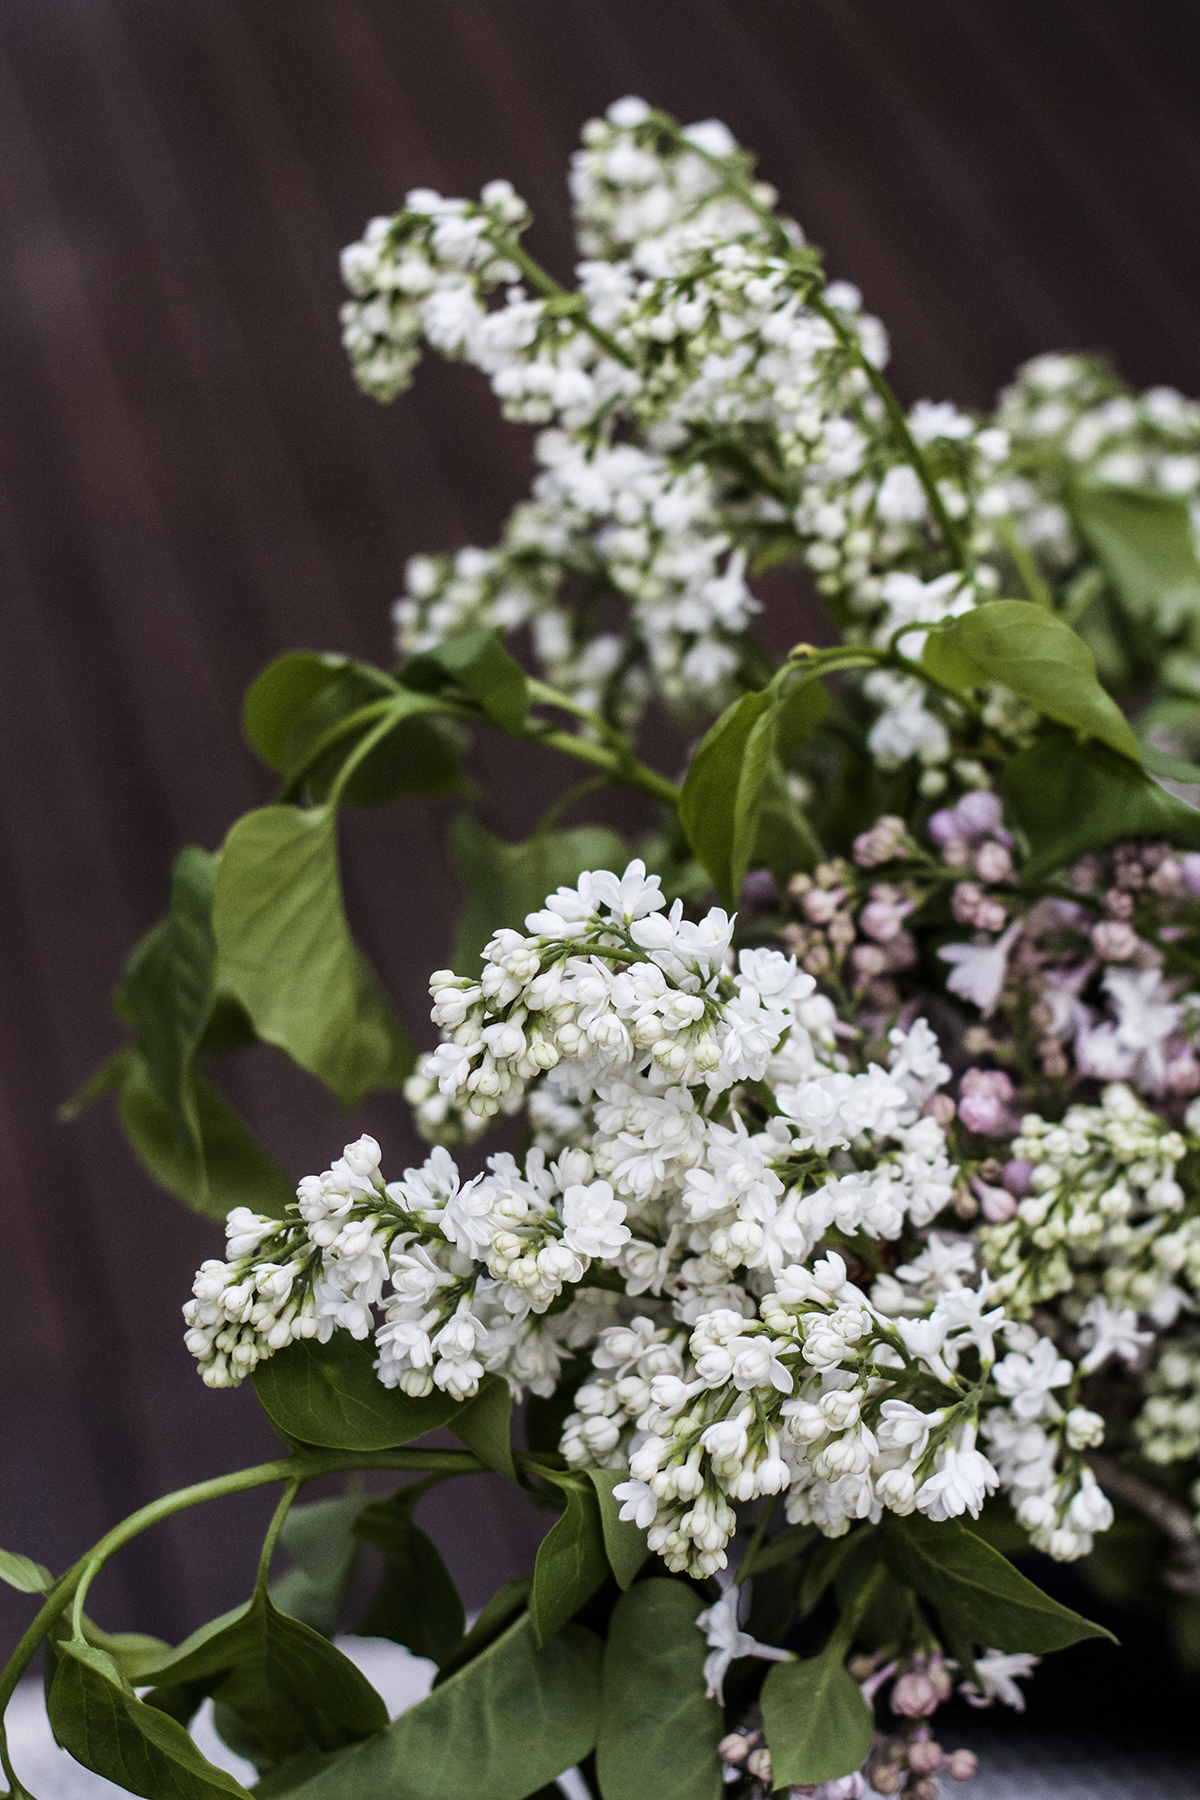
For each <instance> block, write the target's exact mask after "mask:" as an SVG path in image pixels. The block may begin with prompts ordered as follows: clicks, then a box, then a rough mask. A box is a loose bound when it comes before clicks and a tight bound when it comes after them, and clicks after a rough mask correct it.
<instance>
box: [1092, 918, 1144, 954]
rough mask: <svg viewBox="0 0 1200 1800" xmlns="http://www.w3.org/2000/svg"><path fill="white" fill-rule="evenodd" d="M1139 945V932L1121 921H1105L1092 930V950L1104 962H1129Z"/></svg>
mask: <svg viewBox="0 0 1200 1800" xmlns="http://www.w3.org/2000/svg"><path fill="white" fill-rule="evenodd" d="M1137 945H1138V939H1137V932H1136V931H1135V930H1134V929H1133V926H1132V925H1126V924H1124V923H1123V922H1122V921H1121V920H1120V919H1104V920H1102V921H1101V923H1100V924H1099V925H1096V926H1094V927H1093V929H1092V949H1093V950H1094V951H1095V952H1096V955H1097V956H1098V957H1099V958H1100V959H1101V961H1102V962H1128V961H1129V958H1130V957H1131V956H1132V955H1133V953H1134V951H1135V950H1136V949H1137Z"/></svg>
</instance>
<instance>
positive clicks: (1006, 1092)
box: [958, 1069, 1013, 1137]
mask: <svg viewBox="0 0 1200 1800" xmlns="http://www.w3.org/2000/svg"><path fill="white" fill-rule="evenodd" d="M1012 1097H1013V1085H1012V1082H1011V1081H1010V1080H1009V1079H1008V1076H1007V1075H1006V1074H1005V1073H1004V1071H1003V1069H968V1070H967V1072H966V1074H965V1075H964V1076H963V1078H962V1081H961V1083H960V1084H959V1101H958V1116H959V1118H960V1119H961V1120H962V1122H963V1124H964V1125H965V1126H966V1128H967V1130H968V1131H978V1132H980V1133H982V1134H983V1136H985V1137H995V1136H996V1135H997V1133H998V1132H1001V1131H1004V1130H1006V1129H1008V1128H1009V1127H1011V1124H1012V1121H1011V1119H1010V1117H1009V1115H1008V1112H1007V1111H1006V1108H1005V1103H1006V1101H1009V1100H1011V1099H1012Z"/></svg>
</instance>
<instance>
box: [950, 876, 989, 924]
mask: <svg viewBox="0 0 1200 1800" xmlns="http://www.w3.org/2000/svg"><path fill="white" fill-rule="evenodd" d="M983 898H984V896H983V889H982V888H981V887H980V886H979V884H978V882H975V881H960V882H959V884H958V886H957V887H956V888H955V890H954V892H953V893H952V894H951V896H950V910H951V912H952V913H953V914H954V917H955V918H956V919H957V920H958V923H959V924H960V925H973V924H974V923H975V915H976V913H977V912H978V911H979V908H980V907H981V905H982V904H983Z"/></svg>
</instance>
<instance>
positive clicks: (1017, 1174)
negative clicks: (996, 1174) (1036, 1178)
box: [1000, 1156, 1033, 1200]
mask: <svg viewBox="0 0 1200 1800" xmlns="http://www.w3.org/2000/svg"><path fill="white" fill-rule="evenodd" d="M1032 1176H1033V1164H1032V1163H1031V1162H1026V1161H1025V1160H1024V1158H1023V1157H1020V1156H1014V1157H1013V1159H1012V1161H1011V1162H1006V1163H1005V1165H1004V1168H1003V1169H1002V1171H1001V1173H1000V1179H1001V1181H1002V1182H1003V1183H1004V1185H1005V1187H1006V1188H1007V1189H1008V1191H1009V1193H1010V1194H1015V1195H1016V1197H1017V1199H1018V1200H1023V1199H1024V1198H1025V1196H1026V1194H1027V1193H1028V1192H1029V1183H1030V1180H1031V1179H1032Z"/></svg>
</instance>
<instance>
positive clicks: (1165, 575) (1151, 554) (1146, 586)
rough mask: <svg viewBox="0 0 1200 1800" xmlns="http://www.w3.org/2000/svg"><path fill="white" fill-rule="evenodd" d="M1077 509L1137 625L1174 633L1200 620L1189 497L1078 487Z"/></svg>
mask: <svg viewBox="0 0 1200 1800" xmlns="http://www.w3.org/2000/svg"><path fill="white" fill-rule="evenodd" d="M1071 513H1072V516H1073V519H1074V522H1075V525H1076V527H1077V529H1078V531H1079V534H1080V536H1081V537H1082V538H1083V540H1084V542H1085V543H1086V544H1087V545H1088V546H1089V548H1090V549H1091V550H1092V551H1093V552H1094V554H1095V555H1096V557H1097V558H1098V560H1099V562H1100V564H1101V566H1102V567H1103V569H1104V572H1105V574H1106V575H1107V576H1108V579H1109V581H1110V582H1111V583H1112V585H1113V587H1114V588H1115V589H1116V591H1117V593H1118V595H1119V596H1120V598H1121V601H1122V604H1123V605H1124V607H1125V608H1126V610H1127V611H1128V613H1129V614H1130V616H1131V618H1132V619H1133V620H1134V621H1135V622H1136V623H1137V624H1139V625H1142V626H1149V627H1150V628H1151V629H1152V630H1153V632H1154V634H1155V635H1156V636H1157V637H1159V638H1169V637H1173V636H1175V635H1176V633H1178V632H1179V631H1180V629H1181V628H1182V627H1185V626H1187V625H1189V624H1191V623H1193V622H1196V623H1200V561H1198V560H1197V557H1196V544H1195V537H1194V534H1193V530H1192V520H1191V514H1190V511H1189V508H1188V503H1187V501H1186V500H1184V499H1182V498H1181V497H1180V496H1179V495H1178V494H1163V493H1158V492H1154V491H1150V490H1141V489H1137V488H1119V487H1078V488H1076V489H1075V491H1074V493H1073V494H1072V496H1071Z"/></svg>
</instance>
